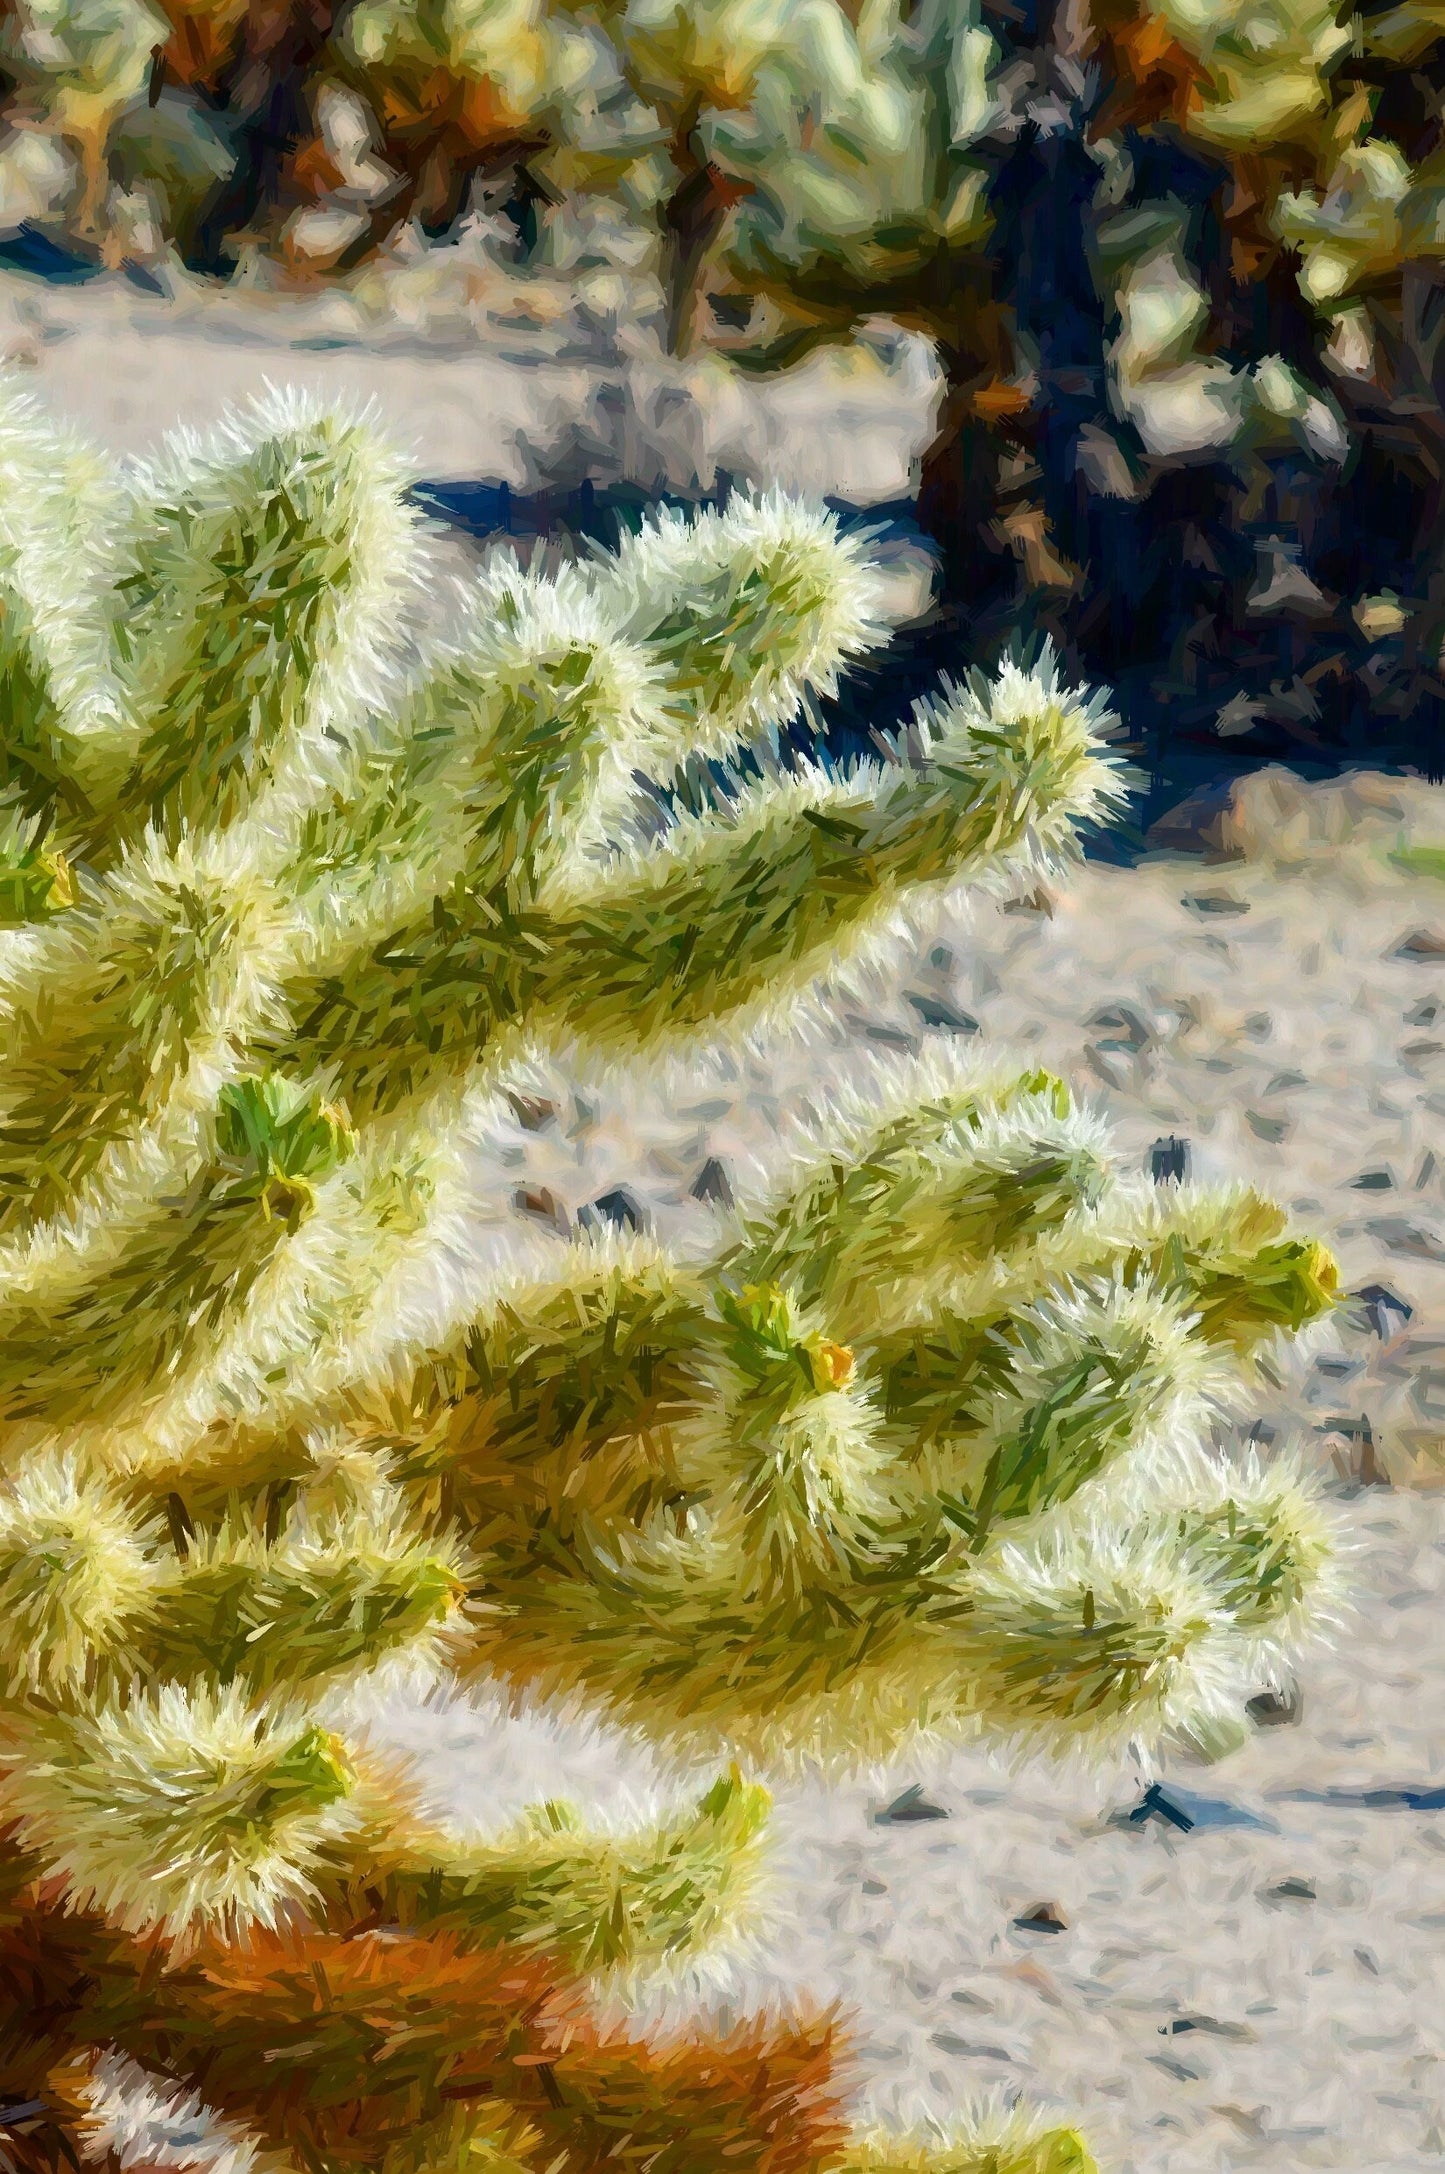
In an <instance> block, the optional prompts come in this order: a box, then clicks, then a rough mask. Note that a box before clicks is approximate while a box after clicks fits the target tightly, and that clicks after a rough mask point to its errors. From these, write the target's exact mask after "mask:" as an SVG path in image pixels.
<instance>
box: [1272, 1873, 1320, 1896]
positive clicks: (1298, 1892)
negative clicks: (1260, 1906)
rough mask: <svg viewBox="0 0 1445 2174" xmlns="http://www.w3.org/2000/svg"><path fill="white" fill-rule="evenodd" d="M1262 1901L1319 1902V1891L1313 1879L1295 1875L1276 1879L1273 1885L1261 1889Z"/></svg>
mask: <svg viewBox="0 0 1445 2174" xmlns="http://www.w3.org/2000/svg"><path fill="white" fill-rule="evenodd" d="M1260 1900H1261V1902H1317V1901H1318V1900H1319V1896H1318V1892H1317V1890H1316V1888H1315V1883H1314V1881H1313V1880H1302V1879H1298V1878H1295V1877H1294V1876H1293V1875H1292V1876H1291V1877H1290V1878H1289V1879H1287V1880H1276V1881H1275V1882H1274V1885H1273V1886H1272V1887H1262V1888H1261V1889H1260Z"/></svg>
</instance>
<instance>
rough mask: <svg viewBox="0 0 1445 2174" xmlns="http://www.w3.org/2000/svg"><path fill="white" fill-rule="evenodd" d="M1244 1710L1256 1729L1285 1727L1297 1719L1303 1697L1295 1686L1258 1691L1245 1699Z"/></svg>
mask: <svg viewBox="0 0 1445 2174" xmlns="http://www.w3.org/2000/svg"><path fill="white" fill-rule="evenodd" d="M1244 1710H1245V1712H1246V1713H1247V1714H1248V1715H1249V1718H1250V1720H1251V1721H1252V1722H1253V1723H1254V1725H1255V1727H1256V1728H1257V1729H1285V1728H1289V1727H1291V1726H1292V1725H1293V1723H1295V1722H1296V1721H1298V1720H1299V1718H1300V1716H1301V1715H1302V1714H1303V1712H1304V1699H1303V1697H1302V1695H1301V1693H1300V1691H1299V1690H1298V1688H1297V1687H1296V1686H1293V1685H1292V1686H1291V1687H1290V1689H1289V1690H1288V1691H1260V1692H1257V1693H1256V1695H1255V1696H1254V1697H1253V1698H1251V1699H1246V1701H1245V1706H1244Z"/></svg>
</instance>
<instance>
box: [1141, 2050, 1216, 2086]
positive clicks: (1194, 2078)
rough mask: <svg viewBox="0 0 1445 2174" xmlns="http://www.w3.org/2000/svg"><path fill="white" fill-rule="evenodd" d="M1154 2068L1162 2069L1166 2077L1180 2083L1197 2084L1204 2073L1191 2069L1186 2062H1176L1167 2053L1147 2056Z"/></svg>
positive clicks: (1198, 2069)
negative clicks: (1170, 2077)
mask: <svg viewBox="0 0 1445 2174" xmlns="http://www.w3.org/2000/svg"><path fill="white" fill-rule="evenodd" d="M1147 2058H1148V2060H1149V2063H1150V2065H1151V2066H1152V2067H1154V2068H1162V2069H1163V2071H1164V2073H1165V2075H1166V2076H1173V2077H1175V2078H1176V2080H1177V2081H1178V2082H1180V2083H1198V2081H1199V2079H1200V2077H1201V2076H1202V2075H1203V2073H1204V2071H1203V2069H1200V2068H1193V2067H1191V2066H1190V2064H1189V2062H1188V2061H1176V2060H1175V2059H1174V2056H1173V2055H1172V2054H1169V2053H1151V2054H1149V2055H1148V2056H1147Z"/></svg>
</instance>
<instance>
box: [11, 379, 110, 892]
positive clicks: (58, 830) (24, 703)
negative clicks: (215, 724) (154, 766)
mask: <svg viewBox="0 0 1445 2174" xmlns="http://www.w3.org/2000/svg"><path fill="white" fill-rule="evenodd" d="M123 509H124V496H123V492H122V488H121V484H120V479H119V477H118V476H117V475H116V474H115V473H114V471H113V470H112V468H111V466H110V464H109V462H107V461H106V460H105V459H104V457H103V456H102V455H100V454H98V453H95V452H93V451H92V450H91V449H90V448H89V447H88V446H86V445H84V444H83V443H82V442H81V441H80V440H79V439H77V438H74V437H72V436H71V434H70V433H68V432H66V431H62V430H60V429H58V428H57V427H56V426H55V425H54V424H53V423H52V422H50V420H49V419H48V418H47V417H46V416H45V415H44V414H43V412H42V411H41V410H40V409H39V408H38V406H37V405H36V403H35V402H34V401H32V400H31V399H30V398H29V396H28V395H26V394H24V393H22V392H21V391H19V390H18V389H17V386H16V383H15V380H14V378H13V377H11V376H5V377H3V378H0V604H3V610H0V783H3V792H4V800H5V803H6V805H7V806H8V807H10V808H13V809H15V810H16V811H18V812H19V813H21V814H23V815H24V816H27V817H30V818H32V819H33V820H34V823H35V836H36V838H37V840H38V845H37V848H36V849H37V851H38V850H40V849H42V848H43V847H44V846H45V845H46V844H47V843H48V844H49V845H50V848H51V850H52V851H55V850H62V851H63V850H64V848H65V847H66V846H67V845H71V846H73V845H74V843H75V841H76V839H77V837H85V836H87V835H88V833H89V830H90V825H89V824H88V822H87V817H88V815H89V813H90V808H91V802H92V798H93V797H94V798H102V797H103V796H104V795H105V793H106V791H107V789H108V788H110V789H113V788H114V785H115V783H116V782H117V780H118V779H119V778H120V777H121V776H123V775H124V773H125V770H126V769H127V768H128V766H129V764H130V762H131V760H132V759H133V756H134V750H135V745H136V739H137V733H138V724H137V720H136V718H135V716H134V714H133V712H132V710H131V708H130V704H129V699H128V689H127V688H126V686H125V684H124V681H123V679H122V676H121V674H120V672H119V670H118V660H117V658H116V655H115V651H114V647H113V642H114V633H115V627H114V609H113V590H112V584H113V582H114V580H115V578H116V576H117V574H118V572H119V570H120V563H119V562H120V553H119V531H120V529H121V525H122V513H123ZM19 850H20V847H19V842H18V840H17V845H16V853H17V854H18V852H19ZM13 857H14V856H12V858H13ZM67 888H68V887H67V886H66V885H65V884H64V883H62V884H61V885H60V887H59V896H55V897H54V903H55V904H56V905H59V904H63V903H65V892H66V890H67ZM48 891H49V887H48V886H41V890H40V897H41V899H42V900H43V899H45V898H46V896H47V892H48ZM52 895H53V894H52ZM27 918H29V916H28V915H27V914H26V913H24V912H23V911H16V910H14V909H13V908H12V910H11V911H10V912H7V913H6V914H5V919H6V920H7V921H8V920H11V919H14V920H24V919H27Z"/></svg>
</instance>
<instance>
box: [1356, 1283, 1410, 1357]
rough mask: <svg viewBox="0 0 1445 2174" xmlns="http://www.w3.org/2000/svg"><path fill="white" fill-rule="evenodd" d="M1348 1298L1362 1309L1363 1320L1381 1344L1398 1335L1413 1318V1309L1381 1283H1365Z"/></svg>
mask: <svg viewBox="0 0 1445 2174" xmlns="http://www.w3.org/2000/svg"><path fill="white" fill-rule="evenodd" d="M1350 1296H1351V1297H1352V1298H1353V1299H1354V1301H1355V1303H1356V1305H1357V1306H1359V1307H1360V1308H1362V1310H1363V1312H1364V1315H1365V1318H1366V1320H1367V1321H1368V1323H1369V1325H1370V1327H1371V1328H1372V1329H1373V1330H1374V1332H1375V1334H1376V1335H1377V1336H1378V1337H1379V1339H1380V1341H1381V1342H1382V1343H1386V1344H1387V1343H1388V1342H1389V1341H1390V1338H1391V1337H1392V1336H1396V1335H1398V1334H1399V1332H1400V1330H1401V1329H1402V1328H1403V1327H1404V1326H1405V1323H1406V1322H1407V1321H1409V1320H1411V1319H1412V1318H1413V1317H1414V1312H1415V1309H1414V1307H1413V1306H1411V1305H1409V1304H1408V1303H1407V1301H1406V1300H1405V1299H1403V1298H1400V1297H1398V1296H1397V1294H1396V1293H1395V1292H1394V1291H1391V1290H1389V1289H1387V1287H1386V1286H1385V1285H1384V1284H1383V1283H1367V1284H1366V1285H1365V1286H1364V1288H1363V1289H1362V1290H1359V1291H1352V1292H1351V1293H1350Z"/></svg>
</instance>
